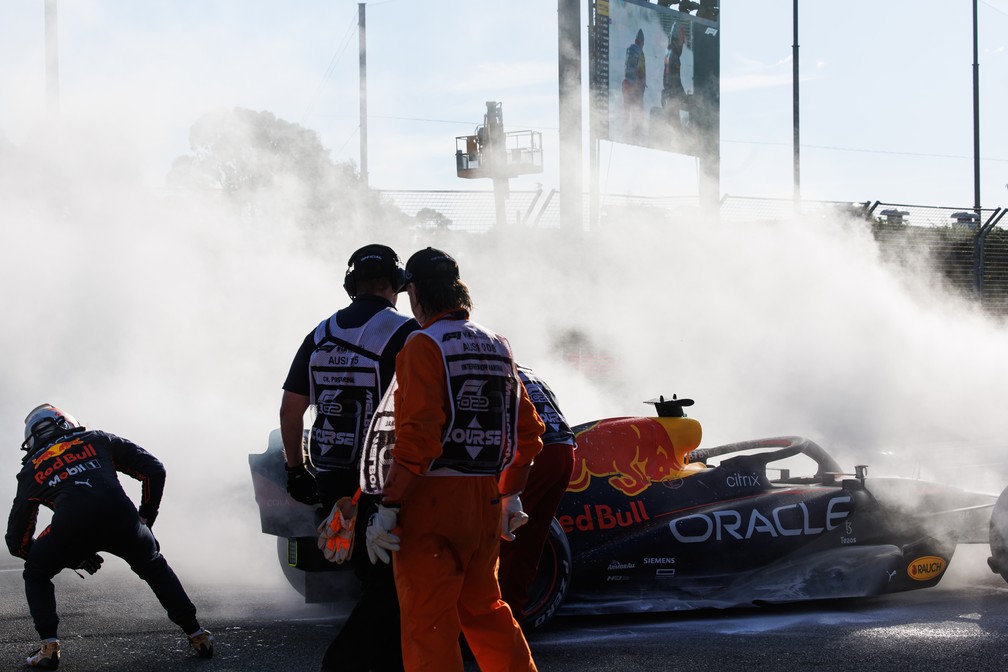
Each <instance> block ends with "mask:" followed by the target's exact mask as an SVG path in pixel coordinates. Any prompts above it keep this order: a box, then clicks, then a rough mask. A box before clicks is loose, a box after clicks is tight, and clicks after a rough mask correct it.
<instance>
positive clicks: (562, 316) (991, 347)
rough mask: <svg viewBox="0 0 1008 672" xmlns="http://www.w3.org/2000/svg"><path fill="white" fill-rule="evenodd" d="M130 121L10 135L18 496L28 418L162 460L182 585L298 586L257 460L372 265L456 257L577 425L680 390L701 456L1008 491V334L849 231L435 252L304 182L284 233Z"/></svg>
mask: <svg viewBox="0 0 1008 672" xmlns="http://www.w3.org/2000/svg"><path fill="white" fill-rule="evenodd" d="M473 109H475V110H478V109H480V106H479V101H478V102H477V103H476V104H475V105H474V108H473ZM193 121H195V118H194V119H193ZM133 122H134V123H133V124H130V125H129V126H128V127H124V125H123V124H122V119H121V118H118V119H117V118H111V117H110V118H103V117H101V116H100V115H90V116H80V117H74V116H72V115H69V114H67V115H65V116H64V117H63V118H62V119H61V120H60V121H59V122H58V123H57V122H52V123H49V124H45V125H42V126H40V127H39V128H38V129H37V131H36V132H35V133H33V134H28V135H27V136H25V137H23V138H19V139H18V140H17V141H3V140H2V138H0V222H2V226H0V281H2V283H3V287H4V292H3V295H4V299H3V316H4V319H3V322H2V324H0V352H2V353H3V355H2V357H3V362H4V365H3V371H4V375H3V382H2V384H0V402H2V403H0V432H2V434H3V436H5V437H7V442H8V445H10V449H9V451H8V452H7V453H6V455H5V456H3V457H2V458H0V466H2V467H3V472H4V473H5V474H7V475H8V476H7V477H6V478H3V479H0V496H3V497H6V500H7V501H10V499H11V498H12V497H13V493H14V479H13V475H14V473H16V471H17V469H18V458H19V457H20V453H19V452H18V451H17V450H16V449H15V448H14V446H13V445H12V444H16V443H17V442H19V441H20V438H21V436H22V431H23V418H24V415H25V413H26V412H27V411H28V410H29V409H31V408H32V407H34V406H35V405H36V404H38V403H41V402H43V401H49V402H52V403H55V404H57V405H59V406H61V407H64V408H65V409H66V410H68V411H69V412H70V413H72V414H74V415H76V416H77V417H78V418H79V419H80V420H81V421H82V422H84V423H85V424H87V425H89V426H92V427H95V428H101V429H105V430H108V431H111V432H113V433H117V434H121V435H123V436H125V437H127V438H130V439H132V440H134V441H136V442H137V443H139V444H140V445H143V446H144V447H146V448H148V449H149V450H150V451H151V452H153V453H154V454H156V455H158V456H159V457H160V458H161V459H162V460H163V461H164V462H165V464H166V466H167V468H168V473H169V480H168V485H167V491H166V495H165V501H164V504H163V507H162V514H161V517H160V518H159V520H158V525H157V532H158V535H159V537H160V538H161V541H162V544H163V546H164V549H165V553H166V555H168V557H169V558H170V559H171V560H172V562H173V564H175V565H176V567H177V569H179V570H180V574H182V575H183V578H184V577H185V575H187V574H189V575H195V574H196V573H197V571H198V572H199V573H200V574H201V575H202V576H210V577H220V578H223V577H227V578H228V580H229V581H235V582H238V581H257V582H281V581H282V577H281V573H280V570H279V567H278V566H277V560H276V555H275V548H274V545H275V540H274V539H273V538H272V537H266V536H265V535H262V534H261V533H260V532H259V521H258V513H257V511H256V508H255V504H254V501H253V496H252V487H251V479H250V474H249V469H248V462H247V455H248V454H249V453H253V452H262V451H263V450H264V449H265V446H266V439H267V436H268V434H269V431H270V430H271V429H273V428H274V427H276V426H277V425H278V417H277V411H278V406H279V400H280V392H281V391H280V386H281V384H282V382H283V379H284V377H285V375H286V372H287V368H288V366H289V364H290V359H291V357H292V356H293V354H294V352H295V351H296V349H297V346H298V344H299V343H300V341H301V339H302V338H303V337H304V335H305V334H306V333H307V332H308V331H309V330H310V329H311V328H312V327H313V326H314V325H315V324H316V323H317V322H318V321H319V320H320V319H322V318H323V317H325V316H327V315H329V314H330V313H331V312H332V311H334V310H336V309H337V308H339V307H342V306H343V305H345V303H346V301H347V299H346V297H345V295H344V294H343V291H342V288H341V282H342V275H343V272H344V270H345V262H346V258H347V257H348V256H349V254H350V252H352V251H353V250H354V249H356V248H357V247H359V246H360V245H363V244H366V243H369V242H384V243H387V244H389V245H391V246H393V247H394V248H395V249H396V250H397V251H398V252H399V254H400V256H401V257H402V258H404V259H405V258H407V257H408V256H409V254H411V253H412V252H413V251H415V250H416V249H419V248H421V247H424V246H426V245H434V246H437V247H442V248H444V249H445V250H447V251H449V252H450V253H451V254H453V255H454V256H455V257H456V258H457V259H458V261H459V264H460V267H461V273H462V277H463V279H464V280H465V281H466V282H467V283H468V284H469V285H470V287H471V289H472V294H473V298H474V301H475V304H476V310H475V313H474V318H475V319H476V320H477V321H478V322H481V323H484V324H486V325H487V326H489V327H490V328H493V329H495V330H497V331H500V332H501V333H503V334H504V335H506V336H508V337H509V339H510V340H511V342H512V345H513V346H514V349H515V352H516V354H517V357H518V359H519V360H520V361H521V362H523V363H524V364H527V365H529V366H531V367H532V368H534V369H535V370H537V372H539V373H540V374H541V375H542V376H543V377H544V378H545V379H546V380H547V381H548V382H549V383H550V385H551V386H552V387H553V388H554V389H555V391H556V392H557V394H558V396H559V399H560V402H561V405H562V407H563V410H564V411H565V413H566V415H567V416H568V419H569V420H570V421H571V422H572V423H580V422H586V421H589V420H593V419H597V418H600V417H606V416H616V415H636V414H650V413H651V412H652V409H651V407H649V406H644V405H643V404H642V403H641V402H642V401H644V400H646V399H650V398H654V397H657V396H658V395H660V394H661V395H665V396H671V395H672V394H673V393H675V394H677V395H679V396H680V397H690V398H693V399H695V400H696V405H695V406H693V407H692V408H691V409H690V415H692V416H694V417H696V418H698V419H699V420H700V421H701V422H702V423H703V426H704V432H705V438H704V441H703V443H702V445H704V446H712V445H717V444H719V443H726V442H730V441H736V440H742V439H748V438H756V437H761V436H771V435H782V434H801V435H805V436H808V437H809V438H811V439H813V440H814V441H816V442H818V443H820V444H821V445H823V446H824V447H825V448H827V449H828V450H831V451H832V452H834V453H835V454H836V455H837V456H838V459H839V460H840V461H841V463H842V464H844V465H845V466H851V467H852V466H853V465H854V464H855V463H867V464H869V465H870V466H871V467H872V469H873V471H872V472H871V473H872V474H873V475H882V474H889V475H902V476H920V477H923V478H943V479H948V480H952V481H953V482H957V483H961V484H963V485H970V486H976V487H981V488H984V489H989V490H992V491H993V490H1000V488H1001V487H1002V485H1003V481H1004V479H1005V477H1006V475H1008V469H1006V468H1005V466H1006V465H1005V464H1004V460H1003V458H1002V457H1001V455H1003V454H1004V446H1003V441H1002V438H1001V437H1002V434H1003V428H1002V427H1001V424H1002V423H1001V422H1000V418H999V414H997V413H996V412H994V411H993V406H994V404H995V403H997V401H998V400H1000V399H1001V398H1003V397H1004V396H1005V392H1006V389H1005V388H1006V386H1008V346H1006V342H1005V339H1004V327H1005V325H1004V322H1003V321H1002V320H1000V319H996V318H993V317H991V316H989V315H985V314H984V313H982V312H981V311H980V310H979V309H978V308H976V307H975V305H974V304H972V303H971V302H970V301H969V300H966V299H963V298H962V297H958V296H956V295H954V294H953V293H951V292H948V291H947V290H946V289H945V288H943V287H942V285H941V283H940V282H939V281H938V280H937V279H935V278H933V277H931V276H930V275H929V274H928V271H927V270H926V269H921V268H919V267H910V268H898V267H895V266H893V265H891V264H887V263H883V262H882V260H881V259H880V256H879V253H878V250H877V248H876V247H875V244H874V242H873V241H872V240H871V239H870V237H869V236H868V235H867V234H866V233H865V232H864V230H863V228H861V227H859V226H857V225H854V224H852V223H850V222H845V221H841V220H839V219H837V220H836V221H821V220H818V219H817V220H815V221H785V222H776V223H759V222H749V223H744V224H735V223H732V224H729V223H718V222H715V221H711V220H709V219H707V218H705V217H703V216H701V215H698V214H696V213H695V212H683V213H673V214H670V215H668V216H667V217H665V218H661V219H654V218H650V219H645V218H641V217H639V216H633V215H628V216H626V217H619V216H612V217H610V218H609V219H607V220H606V221H605V223H604V224H603V225H602V226H601V227H600V228H599V229H597V230H593V231H590V232H583V231H573V230H548V229H547V230H530V229H518V228H506V229H502V230H495V231H492V232H489V233H486V234H481V235H471V234H461V233H453V232H447V233H441V234H438V235H437V236H434V235H431V234H429V233H419V232H417V231H411V230H408V229H405V228H401V227H400V228H398V229H396V228H395V227H393V226H391V223H388V222H376V221H373V220H371V219H369V218H368V216H367V215H368V213H367V212H362V216H361V217H360V218H359V219H358V220H357V221H356V222H355V223H354V224H353V225H350V226H347V227H346V228H345V229H340V230H332V229H329V228H326V227H324V226H323V227H319V228H317V229H315V230H312V231H311V232H310V233H309V232H306V230H305V228H304V227H302V226H300V225H299V223H298V222H296V221H295V220H294V218H293V217H291V216H285V214H284V213H293V212H301V211H302V210H303V208H302V206H303V205H304V204H303V203H302V202H301V201H300V199H303V198H304V193H305V190H304V189H303V188H302V187H303V185H300V184H296V183H294V184H285V185H279V186H274V188H273V189H272V190H271V191H270V192H269V193H268V194H262V195H261V202H260V205H263V206H264V204H265V203H268V206H269V207H268V208H266V207H265V206H264V209H265V211H268V212H269V213H270V216H269V218H268V219H264V218H255V217H249V216H248V212H246V211H242V210H236V209H235V208H233V207H230V206H228V205H227V204H226V203H225V202H224V201H223V199H222V198H221V197H220V194H217V193H215V192H213V191H209V190H202V191H200V190H191V189H184V188H174V187H173V188H169V187H166V186H163V185H164V184H165V182H164V181H163V180H161V181H158V180H152V179H151V176H150V175H149V174H147V173H146V170H145V169H144V168H142V167H146V166H149V165H150V155H149V154H148V152H151V151H160V150H156V149H152V147H153V145H154V144H156V143H150V144H143V143H137V144H134V143H133V142H131V140H132V139H133V138H135V137H139V136H142V135H143V134H144V132H145V129H146V130H150V127H148V126H147V125H146V124H144V123H143V122H138V121H136V120H133ZM176 123H177V120H176ZM2 130H3V129H2V128H0V131H2ZM168 170H169V166H168V165H167V164H166V165H165V168H164V172H165V174H167V172H168ZM152 185H153V186H152ZM376 231H377V232H380V239H379V240H375V237H376V235H375V232H376ZM400 308H401V309H403V310H408V305H407V302H406V301H405V300H404V301H403V302H402V303H401V304H400ZM980 474H982V475H983V477H982V478H980V477H979V475H980ZM124 481H127V482H128V479H125V478H124ZM127 484H128V487H133V486H132V485H130V484H129V483H127ZM235 568H241V571H236V570H235Z"/></svg>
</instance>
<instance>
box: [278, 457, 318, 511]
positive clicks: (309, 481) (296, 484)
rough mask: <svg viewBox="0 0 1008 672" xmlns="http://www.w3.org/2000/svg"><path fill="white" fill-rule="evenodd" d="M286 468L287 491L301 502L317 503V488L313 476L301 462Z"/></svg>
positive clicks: (285, 466)
mask: <svg viewBox="0 0 1008 672" xmlns="http://www.w3.org/2000/svg"><path fill="white" fill-rule="evenodd" d="M284 469H286V470H287V493H288V494H289V495H290V496H291V497H292V498H294V500H295V501H298V502H301V503H302V504H318V501H319V496H318V489H317V488H316V487H315V477H314V476H312V475H311V472H309V471H308V469H307V468H306V467H305V465H303V464H299V465H298V466H296V467H288V466H287V465H286V464H285V465H284Z"/></svg>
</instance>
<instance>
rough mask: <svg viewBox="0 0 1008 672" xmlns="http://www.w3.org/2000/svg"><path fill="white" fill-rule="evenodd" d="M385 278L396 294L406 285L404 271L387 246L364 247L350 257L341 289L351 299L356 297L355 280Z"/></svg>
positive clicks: (397, 258) (394, 254)
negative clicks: (359, 278)
mask: <svg viewBox="0 0 1008 672" xmlns="http://www.w3.org/2000/svg"><path fill="white" fill-rule="evenodd" d="M358 277H361V278H381V277H386V278H388V279H389V283H391V285H392V289H393V290H395V291H396V292H399V291H400V290H402V288H403V285H405V284H406V271H405V270H404V269H403V267H402V263H401V262H400V261H399V255H397V254H396V253H395V250H393V249H392V248H391V247H389V246H388V245H378V244H374V245H365V246H364V247H362V248H360V249H359V250H357V251H356V252H354V253H353V254H351V255H350V259H349V261H347V271H346V275H345V276H344V277H343V289H345V290H346V293H347V294H348V295H349V296H350V298H351V299H353V298H356V297H357V278H358Z"/></svg>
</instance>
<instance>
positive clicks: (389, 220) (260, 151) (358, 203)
mask: <svg viewBox="0 0 1008 672" xmlns="http://www.w3.org/2000/svg"><path fill="white" fill-rule="evenodd" d="M189 146H190V149H191V153H190V154H188V155H183V156H180V157H178V158H177V159H175V161H174V162H173V164H172V167H171V171H170V172H169V174H168V184H169V185H170V186H177V187H184V188H187V189H204V190H212V191H213V192H216V193H219V194H220V195H222V196H223V197H224V198H225V199H226V200H227V201H229V202H230V203H232V204H233V205H234V206H235V207H237V208H239V209H240V210H241V211H242V212H243V214H246V215H247V216H249V217H251V218H253V219H257V220H263V219H265V220H266V221H271V222H282V221H285V220H286V221H291V222H292V223H294V224H296V225H298V226H300V227H303V228H306V229H310V230H315V231H317V230H326V231H340V232H347V231H348V230H352V229H367V230H369V231H373V230H374V229H375V228H376V227H377V228H379V229H382V228H383V227H385V226H392V227H402V226H404V225H405V223H406V221H407V218H406V216H405V215H404V214H403V213H402V212H401V211H399V210H398V209H396V208H394V207H392V206H389V205H387V204H385V203H383V202H382V201H381V199H380V198H379V197H378V195H377V194H376V193H374V192H373V191H371V190H370V189H368V188H367V187H366V186H365V185H364V184H363V183H362V182H361V181H360V178H359V176H358V174H357V171H356V168H355V166H354V165H353V164H352V163H350V162H344V163H334V162H333V161H332V159H331V158H330V156H329V151H328V150H327V149H326V148H325V147H323V145H322V142H321V139H320V138H319V135H318V133H317V132H315V131H313V130H310V129H307V128H304V127H303V126H300V125H298V124H294V123H291V122H288V121H284V120H283V119H278V118H277V117H276V116H274V115H273V114H272V113H270V112H254V111H252V110H246V109H241V108H234V109H230V110H215V111H213V112H210V113H208V114H206V115H204V116H203V117H202V118H200V119H199V120H198V121H197V122H196V123H195V124H193V126H192V128H191V129H190V131H189Z"/></svg>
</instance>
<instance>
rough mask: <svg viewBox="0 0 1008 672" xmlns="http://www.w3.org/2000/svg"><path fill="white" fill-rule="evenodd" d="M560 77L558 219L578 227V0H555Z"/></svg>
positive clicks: (580, 194)
mask: <svg viewBox="0 0 1008 672" xmlns="http://www.w3.org/2000/svg"><path fill="white" fill-rule="evenodd" d="M557 33H558V48H559V55H558V59H557V60H558V64H559V80H560V91H559V95H560V119H559V121H560V152H559V158H560V164H559V169H560V221H561V225H562V226H563V227H565V228H568V229H576V230H580V229H581V227H582V226H583V225H584V222H583V217H584V214H583V203H582V199H583V198H584V175H583V168H582V165H581V164H582V160H583V159H582V153H583V144H584V139H583V138H582V137H581V123H582V122H581V117H582V110H581V0H557Z"/></svg>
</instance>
